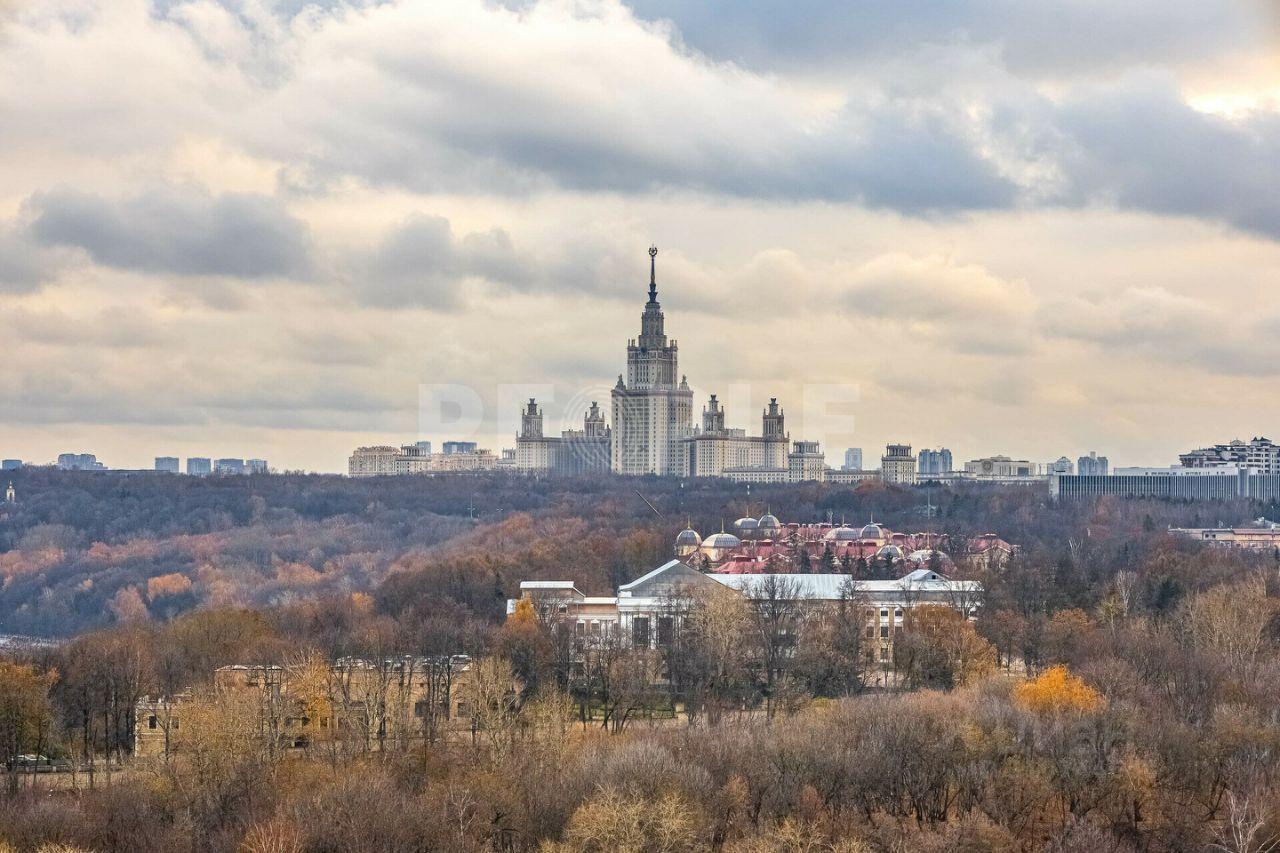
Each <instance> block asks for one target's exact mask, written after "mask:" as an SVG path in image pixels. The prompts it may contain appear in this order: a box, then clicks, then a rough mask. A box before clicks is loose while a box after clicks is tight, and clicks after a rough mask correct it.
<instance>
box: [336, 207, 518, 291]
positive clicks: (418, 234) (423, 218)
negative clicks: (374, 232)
mask: <svg viewBox="0 0 1280 853" xmlns="http://www.w3.org/2000/svg"><path fill="white" fill-rule="evenodd" d="M525 263H527V261H526V262H525ZM348 268H349V273H350V278H351V280H352V282H353V286H354V287H355V289H356V293H357V294H358V296H359V298H361V299H362V300H364V301H367V302H370V303H373V304H376V305H417V306H428V307H433V308H438V309H443V310H452V309H455V308H457V307H458V306H459V298H460V296H461V292H462V287H463V285H464V283H465V281H466V280H467V279H471V278H477V279H484V280H487V281H490V282H494V283H499V284H508V285H511V284H520V283H521V282H523V281H524V279H525V276H526V270H525V267H523V266H522V264H521V261H520V259H519V258H518V256H517V254H516V251H515V249H514V247H513V246H512V243H511V238H510V236H508V235H507V233H506V232H505V231H503V230H501V229H497V228H495V229H493V230H491V231H488V232H485V233H479V234H468V235H467V236H465V237H463V238H462V239H460V240H459V239H455V237H454V235H453V229H452V227H451V226H450V224H449V220H448V219H445V218H444V217H441V216H428V215H425V214H414V215H413V216H410V217H409V218H408V219H406V220H405V221H404V222H402V223H401V224H400V225H398V226H396V227H395V228H393V229H392V230H391V231H390V232H388V233H387V235H386V236H385V237H384V238H383V239H382V242H381V243H380V244H379V245H378V246H377V247H376V248H375V249H373V250H371V251H368V252H363V253H359V254H357V255H356V256H355V257H354V258H353V259H352V260H351V262H350V263H349V264H348Z"/></svg>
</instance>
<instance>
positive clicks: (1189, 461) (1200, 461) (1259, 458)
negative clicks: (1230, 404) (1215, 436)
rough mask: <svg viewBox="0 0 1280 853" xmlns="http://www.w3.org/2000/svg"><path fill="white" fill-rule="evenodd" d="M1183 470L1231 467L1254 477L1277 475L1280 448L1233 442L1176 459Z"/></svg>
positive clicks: (1265, 442)
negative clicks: (1258, 475)
mask: <svg viewBox="0 0 1280 853" xmlns="http://www.w3.org/2000/svg"><path fill="white" fill-rule="evenodd" d="M1178 458H1179V460H1180V461H1181V462H1182V465H1183V467H1184V468H1220V467H1224V466H1229V465H1234V466H1236V467H1239V468H1244V469H1246V470H1248V471H1250V472H1252V473H1255V474H1280V445H1277V444H1275V443H1273V442H1272V441H1271V440H1270V439H1268V438H1254V439H1252V440H1250V441H1249V442H1243V441H1241V440H1240V439H1238V438H1237V439H1234V440H1232V441H1229V442H1227V443H1226V444H1215V445H1214V446H1213V447H1202V448H1199V449H1198V450H1192V451H1189V452H1187V453H1183V454H1182V455H1181V456H1179V457H1178Z"/></svg>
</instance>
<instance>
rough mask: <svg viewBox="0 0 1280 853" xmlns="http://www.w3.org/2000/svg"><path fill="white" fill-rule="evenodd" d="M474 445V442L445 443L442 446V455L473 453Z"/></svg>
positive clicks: (474, 450)
mask: <svg viewBox="0 0 1280 853" xmlns="http://www.w3.org/2000/svg"><path fill="white" fill-rule="evenodd" d="M476 446H477V445H476V443H475V442H474V441H446V442H445V443H444V445H443V447H444V455H445V456H452V455H453V454H455V453H475V452H476Z"/></svg>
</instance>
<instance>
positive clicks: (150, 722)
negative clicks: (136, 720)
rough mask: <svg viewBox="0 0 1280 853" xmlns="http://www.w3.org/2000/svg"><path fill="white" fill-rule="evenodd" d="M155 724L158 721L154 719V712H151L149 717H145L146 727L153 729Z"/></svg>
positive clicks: (157, 723)
mask: <svg viewBox="0 0 1280 853" xmlns="http://www.w3.org/2000/svg"><path fill="white" fill-rule="evenodd" d="M157 725H159V721H158V720H156V715H155V714H152V715H151V716H150V717H147V728H149V729H154V728H155V727H156V726H157Z"/></svg>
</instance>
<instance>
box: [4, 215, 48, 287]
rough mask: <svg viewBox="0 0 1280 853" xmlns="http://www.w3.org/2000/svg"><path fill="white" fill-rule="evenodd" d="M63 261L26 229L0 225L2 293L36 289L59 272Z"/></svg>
mask: <svg viewBox="0 0 1280 853" xmlns="http://www.w3.org/2000/svg"><path fill="white" fill-rule="evenodd" d="M59 260H60V259H58V258H56V257H54V253H52V252H49V251H46V250H45V249H43V248H42V247H40V246H37V245H35V244H33V243H32V241H31V240H30V239H29V237H28V235H27V234H26V232H25V231H24V230H23V229H21V228H18V227H15V226H11V225H8V224H6V223H4V222H0V293H23V292H26V291H31V290H35V289H36V288H37V287H39V286H40V285H41V284H42V283H44V282H45V281H48V280H49V279H50V278H52V277H53V275H54V274H55V273H56V272H57V271H58V269H59V268H60V267H61V264H60V262H59Z"/></svg>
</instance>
